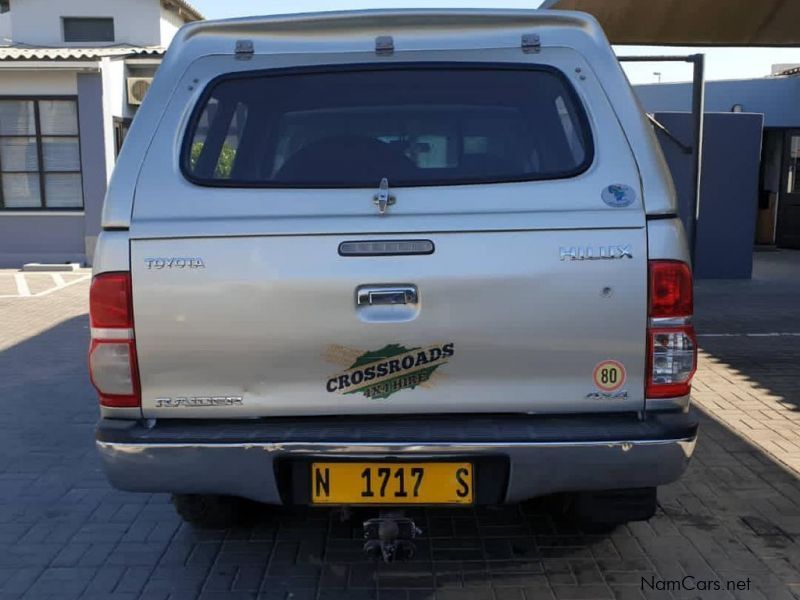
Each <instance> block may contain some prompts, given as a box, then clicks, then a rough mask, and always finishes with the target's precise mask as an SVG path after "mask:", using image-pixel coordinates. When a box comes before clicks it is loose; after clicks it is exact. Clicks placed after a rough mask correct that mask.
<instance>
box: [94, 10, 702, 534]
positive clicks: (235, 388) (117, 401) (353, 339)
mask: <svg viewBox="0 0 800 600" xmlns="http://www.w3.org/2000/svg"><path fill="white" fill-rule="evenodd" d="M691 319H692V275H691V270H690V266H689V258H688V252H687V244H686V241H685V237H684V232H683V229H682V227H681V223H680V221H679V219H678V218H677V215H676V200H675V193H674V190H673V186H672V183H671V179H670V175H669V172H668V170H667V168H666V166H665V163H664V160H663V157H662V155H661V152H660V150H659V147H658V145H657V142H656V140H655V138H654V135H653V132H652V130H651V126H650V124H649V123H648V121H647V119H646V116H645V115H644V114H643V112H642V110H641V108H640V107H639V105H638V104H637V101H636V98H635V97H634V94H633V92H632V90H631V87H630V85H629V84H628V81H627V80H626V78H625V75H624V74H623V72H622V70H621V69H620V66H619V64H618V62H617V60H616V58H615V56H614V54H613V52H612V50H611V48H610V47H609V45H608V42H607V40H606V39H605V36H604V35H603V32H602V31H601V29H600V27H599V26H598V25H597V23H596V22H595V21H594V20H593V19H592V18H591V17H589V16H587V15H583V14H579V13H569V12H555V11H535V10H534V11H515V10H391V11H385V10H376V11H358V12H339V13H326V14H307V15H291V16H276V17H264V18H244V19H233V20H225V21H204V22H198V23H193V24H191V25H188V26H186V27H184V28H183V29H182V30H181V31H180V32H179V34H178V36H177V37H176V39H175V40H174V42H173V44H172V46H171V47H170V49H169V51H168V53H167V55H166V58H165V60H164V63H163V65H162V66H161V68H160V70H159V72H158V75H157V77H156V79H155V81H154V83H153V86H152V88H151V90H150V92H149V94H148V95H147V99H146V101H145V102H144V104H143V106H142V107H141V109H140V111H139V113H138V114H137V116H136V119H135V122H134V124H133V127H132V129H131V131H130V134H129V136H128V138H127V140H126V142H125V146H124V148H123V150H122V154H121V156H120V159H119V164H118V165H117V168H116V171H115V172H114V175H113V180H112V182H111V185H110V188H109V191H108V197H107V199H106V205H105V211H104V215H103V232H102V234H101V235H100V238H99V241H98V245H97V250H96V255H95V263H94V278H93V283H92V288H91V336H92V341H91V350H90V354H89V363H90V370H91V375H92V381H93V383H94V385H95V387H96V388H97V391H98V393H99V397H100V410H101V417H102V418H101V420H100V423H99V425H98V429H97V447H98V449H99V451H100V454H101V456H102V459H103V463H104V467H105V470H106V472H107V474H108V477H109V479H110V480H111V482H112V483H113V484H114V485H115V486H117V487H118V488H121V489H125V490H138V491H151V492H154V491H158V492H171V493H173V494H174V498H175V503H176V505H177V507H178V510H179V512H180V513H181V514H182V515H183V516H184V517H185V518H187V519H188V520H191V521H193V522H196V523H199V524H210V523H215V522H218V521H219V517H220V516H222V515H224V514H235V512H236V511H235V510H231V509H230V507H231V506H233V505H235V503H236V498H244V499H249V500H250V501H256V502H260V503H266V504H284V505H315V506H364V505H366V506H374V507H375V509H376V513H378V511H379V510H381V509H386V508H387V507H390V508H393V509H395V514H396V512H397V511H398V510H400V509H402V508H403V507H405V506H406V505H411V504H415V505H419V504H422V505H437V504H444V505H455V506H472V505H485V504H499V503H511V502H518V501H522V500H525V499H529V498H533V497H537V496H542V495H548V494H555V493H563V494H565V495H568V497H569V498H571V501H572V506H573V507H574V508H575V510H576V514H578V515H579V516H580V517H581V518H584V519H587V520H589V521H592V520H593V521H595V522H617V521H625V520H629V519H642V518H648V517H649V516H650V515H652V513H653V511H654V510H655V508H656V495H655V489H656V487H657V486H659V485H662V484H666V483H669V482H671V481H674V480H675V479H677V478H678V477H679V476H680V475H681V473H682V472H683V471H684V469H685V468H686V466H687V463H688V461H689V458H690V456H691V454H692V451H693V448H694V445H695V439H696V432H697V423H696V420H695V419H694V418H693V416H692V415H691V414H690V413H689V412H688V407H689V394H690V387H691V379H692V376H693V374H694V371H695V365H696V342H695V334H694V330H693V328H692V324H691ZM226 511H227V512H226Z"/></svg>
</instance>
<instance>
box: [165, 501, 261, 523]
mask: <svg viewBox="0 0 800 600" xmlns="http://www.w3.org/2000/svg"><path fill="white" fill-rule="evenodd" d="M172 504H173V505H174V506H175V511H176V512H177V513H178V514H179V515H180V517H181V518H182V519H183V520H184V521H186V522H187V523H189V524H190V525H193V526H195V527H198V528H200V529H226V528H228V527H235V526H237V525H244V524H246V523H249V522H250V521H252V520H253V518H254V515H255V503H254V502H251V501H250V500H246V499H244V498H237V497H235V496H214V495H210V494H173V495H172Z"/></svg>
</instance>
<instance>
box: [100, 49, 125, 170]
mask: <svg viewBox="0 0 800 600" xmlns="http://www.w3.org/2000/svg"><path fill="white" fill-rule="evenodd" d="M101 74H102V78H103V138H104V140H105V142H104V146H105V157H106V180H107V181H110V180H111V173H112V171H113V169H114V164H115V163H116V160H117V157H116V154H117V153H116V140H115V139H114V117H122V116H125V115H126V113H127V98H126V96H127V89H126V82H125V74H126V73H125V61H124V60H112V59H110V58H104V59H103V61H102V63H101Z"/></svg>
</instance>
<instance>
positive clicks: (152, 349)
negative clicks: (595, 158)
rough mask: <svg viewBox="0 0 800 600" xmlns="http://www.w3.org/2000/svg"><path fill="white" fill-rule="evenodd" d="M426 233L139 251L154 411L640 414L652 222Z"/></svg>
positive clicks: (141, 335)
mask: <svg viewBox="0 0 800 600" xmlns="http://www.w3.org/2000/svg"><path fill="white" fill-rule="evenodd" d="M423 237H424V238H425V240H427V241H430V242H431V243H432V246H433V248H434V250H433V252H432V253H430V254H416V255H406V256H363V255H358V254H356V255H350V256H342V255H340V244H341V243H342V242H351V241H354V240H357V241H360V242H365V241H370V240H380V241H386V240H409V239H410V238H409V236H402V237H401V236H390V237H386V236H382V237H380V238H376V237H374V236H373V237H369V236H361V237H353V236H348V237H339V236H333V235H324V236H263V237H257V236H253V237H237V238H207V239H199V240H198V239H188V240H177V239H176V240H135V241H134V242H133V244H132V264H133V281H134V314H135V319H136V339H137V347H138V353H139V367H140V371H141V384H142V399H143V409H144V414H145V416H151V417H158V416H168V415H169V416H176V417H177V416H192V417H215V418H219V417H224V416H268V415H303V414H317V415H319V414H369V413H459V412H486V413H492V412H530V413H573V412H598V411H622V410H632V411H636V410H640V409H641V407H642V404H643V388H644V384H643V376H644V371H645V364H644V356H645V353H644V339H645V315H646V305H645V304H646V298H647V294H646V290H645V282H646V280H647V276H646V268H647V260H646V252H645V248H646V239H645V230H644V229H642V228H633V229H617V230H614V229H604V230H583V231H578V232H569V231H516V232H494V233H492V232H473V233H447V234H437V235H427V236H423ZM414 239H417V240H418V239H420V238H417V237H415V238H414ZM587 240H589V241H590V242H591V243H590V244H587ZM382 246H387V245H386V244H379V245H378V246H376V247H382ZM349 247H353V246H345V248H349ZM355 247H356V248H358V247H359V246H358V245H357V246H355ZM360 247H363V245H362V246H360ZM425 247H427V246H425ZM590 254H591V255H593V256H595V257H599V256H611V257H617V256H618V258H609V259H604V260H588V259H587V255H590ZM193 256H202V257H203V258H202V262H201V264H202V265H203V266H199V265H198V264H197V261H195V263H193V262H192V261H191V260H188V259H187V258H183V259H177V260H178V261H181V262H180V264H182V265H186V266H184V267H179V266H177V265H178V263H177V262H176V263H175V264H174V265H173V266H171V267H170V266H166V265H164V266H162V265H161V263H159V262H154V261H159V260H161V259H154V258H153V257H193ZM581 257H584V259H583V260H581ZM364 290H366V291H367V293H369V292H372V294H373V295H372V302H370V301H369V299H366V300H365V298H364V294H363V292H364ZM398 290H402V291H403V292H404V295H402V297H401V296H398V295H397V294H396V292H398ZM410 290H411V291H413V295H414V296H415V297H411V292H409V291H410ZM359 291H361V292H362V294H359ZM393 293H394V294H395V296H394V297H392V294H393ZM612 361H613V362H612Z"/></svg>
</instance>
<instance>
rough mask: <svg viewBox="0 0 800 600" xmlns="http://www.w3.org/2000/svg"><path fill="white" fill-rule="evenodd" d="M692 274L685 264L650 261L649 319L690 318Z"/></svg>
mask: <svg viewBox="0 0 800 600" xmlns="http://www.w3.org/2000/svg"><path fill="white" fill-rule="evenodd" d="M693 312H694V298H693V294H692V272H691V271H690V270H689V266H688V265H687V264H686V263H682V262H677V261H672V260H653V261H650V317H651V318H662V317H691V316H692V313H693Z"/></svg>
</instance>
